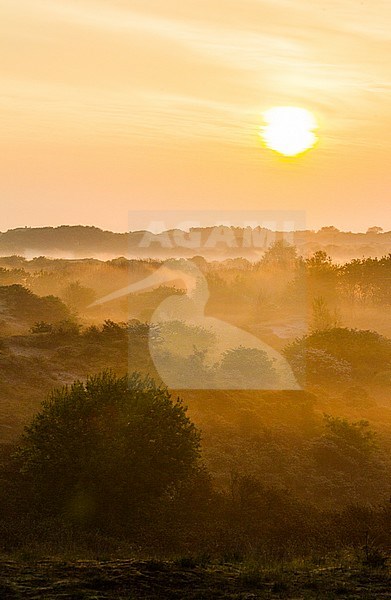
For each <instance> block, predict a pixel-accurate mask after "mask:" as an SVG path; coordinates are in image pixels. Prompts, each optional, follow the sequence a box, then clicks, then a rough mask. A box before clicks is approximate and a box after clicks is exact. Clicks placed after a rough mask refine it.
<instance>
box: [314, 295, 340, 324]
mask: <svg viewBox="0 0 391 600" xmlns="http://www.w3.org/2000/svg"><path fill="white" fill-rule="evenodd" d="M339 325H340V319H339V315H338V311H337V309H334V311H333V312H331V311H330V309H329V307H328V305H327V302H326V300H325V299H324V298H323V296H318V297H316V298H314V299H313V301H312V325H311V330H312V331H313V332H315V331H323V330H324V329H333V328H335V327H338V326H339Z"/></svg>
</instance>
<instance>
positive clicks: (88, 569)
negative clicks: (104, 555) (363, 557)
mask: <svg viewBox="0 0 391 600" xmlns="http://www.w3.org/2000/svg"><path fill="white" fill-rule="evenodd" d="M186 562H187V561H186V560H182V561H177V562H157V561H135V560H115V561H74V562H59V561H51V560H42V561H39V562H17V561H5V560H3V561H1V562H0V599H1V600H8V599H10V600H11V599H16V598H23V599H24V598H37V599H38V598H39V599H43V600H45V599H51V598H68V599H73V600H77V599H80V600H82V599H91V600H92V599H94V600H98V599H99V600H100V599H106V598H107V599H121V600H122V599H123V600H130V599H133V598H137V599H138V598H148V599H159V598H164V599H165V598H167V599H170V600H175V599H186V600H188V599H189V600H194V599H209V598H211V599H215V598H227V599H231V600H239V599H240V600H245V599H246V600H251V599H256V598H262V599H263V598H291V599H295V600H299V599H309V598H317V599H320V600H321V599H329V598H342V599H343V598H357V599H368V600H369V599H371V600H372V599H373V600H383V599H385V598H391V579H390V573H389V571H388V570H387V569H381V570H376V569H370V570H367V569H364V568H359V567H357V568H338V567H328V568H312V569H305V568H300V569H299V568H298V569H292V568H290V569H289V570H288V569H286V570H284V569H281V568H279V569H273V570H271V569H262V568H257V567H249V566H240V565H207V566H196V565H194V564H191V561H188V564H186Z"/></svg>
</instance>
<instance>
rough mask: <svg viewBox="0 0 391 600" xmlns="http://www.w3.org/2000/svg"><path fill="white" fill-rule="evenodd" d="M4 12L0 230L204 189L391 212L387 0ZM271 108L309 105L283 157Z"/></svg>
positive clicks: (81, 3)
mask: <svg viewBox="0 0 391 600" xmlns="http://www.w3.org/2000/svg"><path fill="white" fill-rule="evenodd" d="M0 23H1V24H0V27H1V38H0V39H1V42H0V44H1V56H2V61H1V67H0V93H1V96H0V98H1V99H0V102H1V138H0V140H1V142H0V143H1V156H2V161H1V166H0V180H1V187H0V192H1V197H2V203H3V212H2V219H1V227H0V230H2V231H4V230H6V229H8V228H11V227H18V226H25V225H28V226H42V225H59V224H79V223H80V224H92V225H96V226H99V227H103V228H105V229H112V230H116V231H124V230H126V229H127V228H128V212H129V211H131V210H135V209H140V208H142V209H144V208H145V209H149V210H151V209H152V210H154V209H159V210H162V209H166V208H167V209H177V208H181V209H186V210H192V209H193V208H197V209H201V210H202V209H208V208H209V207H211V206H213V208H214V209H216V210H218V209H220V208H221V209H225V210H227V209H232V210H235V209H236V210H237V209H248V210H267V211H270V210H303V211H305V213H306V221H307V225H308V227H310V228H315V229H317V228H320V227H322V226H324V225H335V226H336V227H339V228H340V229H345V230H352V231H357V230H364V231H365V230H366V229H367V227H369V226H373V225H379V226H382V227H383V228H384V229H391V213H390V211H389V210H387V208H386V207H388V205H389V198H390V188H391V169H390V139H391V101H390V100H391V83H390V66H389V60H388V57H389V56H390V51H391V44H390V42H391V33H390V32H391V5H390V3H389V1H388V0H373V1H372V2H369V1H367V2H361V3H357V2H354V1H353V0H343V1H340V0H324V1H322V2H313V3H310V2H305V1H304V0H224V2H222V1H221V0H208V1H207V2H206V1H204V0H187V1H186V2H178V1H177V0H150V1H149V2H145V0H127V1H125V0H77V1H76V0H18V2H15V1H14V0H2V2H1V5H0ZM273 107H298V108H302V109H305V110H307V111H309V113H310V114H312V115H313V116H314V119H315V120H316V124H317V129H316V130H311V129H308V130H307V132H306V133H304V140H303V139H301V143H304V147H303V148H301V145H302V144H301V143H299V146H300V147H299V148H298V152H299V155H298V156H296V157H295V158H294V159H292V160H288V161H287V160H285V159H284V158H283V157H282V156H281V155H280V154H279V152H278V148H277V152H273V151H271V150H270V147H271V148H273V144H275V142H276V140H275V131H276V129H275V127H274V130H273V131H274V134H273V135H274V141H272V142H271V143H270V144H267V145H265V143H262V142H261V139H260V128H261V127H263V126H264V125H265V123H264V115H265V113H266V111H268V110H269V109H270V108H273ZM277 129H278V126H277ZM277 133H278V132H277ZM278 136H280V133H278V135H277V137H278ZM314 136H316V137H317V138H318V141H317V143H316V144H315V147H314V148H313V149H311V150H310V151H308V152H304V153H301V151H302V150H303V149H305V147H309V146H312V143H310V142H311V140H312V141H314ZM277 142H278V143H279V144H280V142H281V139H280V138H279V141H278V140H277ZM284 143H285V144H286V139H285V141H284ZM267 146H269V147H267ZM285 150H288V151H287V152H282V154H296V151H295V150H297V148H296V146H295V147H294V148H293V150H292V148H290V147H288V148H287V147H286V145H285Z"/></svg>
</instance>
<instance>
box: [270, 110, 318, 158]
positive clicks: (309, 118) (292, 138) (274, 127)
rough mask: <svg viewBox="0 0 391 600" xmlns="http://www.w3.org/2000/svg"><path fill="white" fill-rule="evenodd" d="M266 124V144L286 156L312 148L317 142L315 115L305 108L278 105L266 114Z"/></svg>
mask: <svg viewBox="0 0 391 600" xmlns="http://www.w3.org/2000/svg"><path fill="white" fill-rule="evenodd" d="M263 117H264V121H265V123H266V125H264V126H263V127H261V133H260V135H261V137H262V139H263V142H264V143H265V145H266V146H267V147H268V148H270V149H271V150H274V151H275V152H279V153H280V154H283V155H284V156H296V155H297V154H301V153H302V152H305V151H306V150H309V149H310V148H312V147H313V146H314V145H315V143H316V142H317V139H318V138H317V136H316V135H315V133H314V130H315V129H317V127H318V125H317V123H316V120H315V117H314V116H313V114H312V113H310V112H309V111H308V110H306V109H305V108H298V107H296V106H276V107H274V108H270V109H269V110H267V111H266V112H265V113H264V115H263Z"/></svg>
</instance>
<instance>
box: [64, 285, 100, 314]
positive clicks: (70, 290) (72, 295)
mask: <svg viewBox="0 0 391 600" xmlns="http://www.w3.org/2000/svg"><path fill="white" fill-rule="evenodd" d="M62 296H63V299H64V302H65V303H66V304H67V305H68V306H69V308H71V309H72V310H74V311H79V310H84V309H85V308H87V306H89V305H90V304H92V303H93V301H94V300H95V299H96V294H95V292H94V290H92V289H91V288H88V287H85V286H84V285H81V283H80V281H72V282H71V283H69V284H68V285H67V287H66V288H65V289H64V291H63V294H62Z"/></svg>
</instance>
